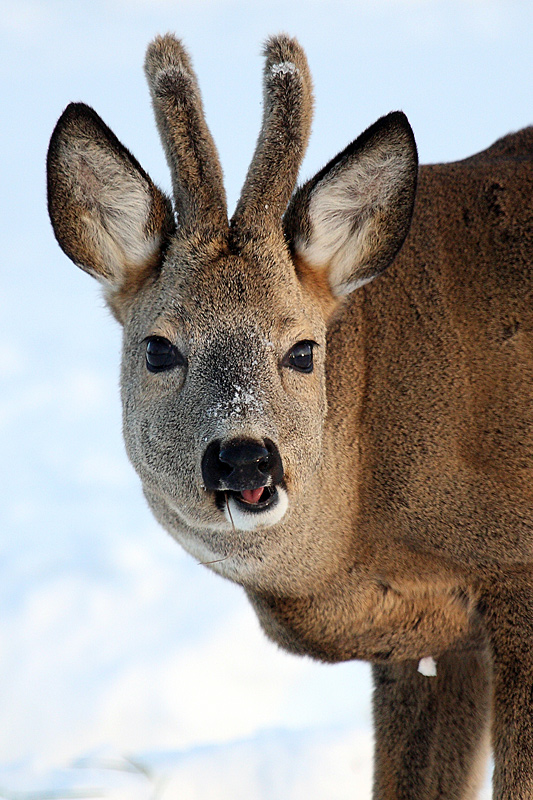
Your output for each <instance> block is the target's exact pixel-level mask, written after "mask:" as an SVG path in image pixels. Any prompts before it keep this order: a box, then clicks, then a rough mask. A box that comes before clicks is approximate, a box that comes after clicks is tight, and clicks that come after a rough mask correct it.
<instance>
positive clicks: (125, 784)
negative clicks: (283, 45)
mask: <svg viewBox="0 0 533 800" xmlns="http://www.w3.org/2000/svg"><path fill="white" fill-rule="evenodd" d="M167 30H171V31H174V32H176V33H177V34H178V35H179V36H182V37H183V38H184V40H185V42H186V43H187V45H188V47H189V49H190V51H191V53H192V55H193V60H194V63H195V66H196V68H197V71H198V73H199V78H200V84H201V86H202V89H203V93H204V101H205V106H206V112H207V117H208V121H209V124H210V126H211V129H212V131H213V134H214V136H215V140H216V141H217V143H218V146H219V150H220V153H221V158H222V163H223V166H224V170H225V174H226V183H227V189H228V196H229V201H230V205H231V206H233V205H234V203H235V202H236V199H237V197H238V191H239V187H240V185H241V183H242V180H243V178H244V175H245V172H246V169H247V166H248V162H249V158H250V156H251V153H252V151H253V148H254V144H255V138H256V135H257V132H258V128H259V120H260V116H261V104H260V97H261V90H260V82H261V69H262V64H261V61H260V58H259V52H260V47H261V42H262V41H263V40H264V38H265V37H266V35H267V34H269V33H273V32H278V31H280V30H285V31H287V32H289V33H291V34H293V35H296V36H298V38H299V39H300V41H301V43H302V44H303V45H304V47H305V48H306V50H307V54H308V57H309V61H310V64H311V69H312V72H313V75H314V80H315V90H316V121H315V125H314V134H313V138H312V143H311V146H310V149H309V154H308V157H307V159H306V162H305V164H304V169H303V175H307V176H308V175H310V174H312V173H313V172H314V171H316V170H317V169H318V168H320V167H321V166H322V165H323V164H324V163H325V162H326V161H327V160H329V158H330V157H332V156H333V155H334V154H335V153H336V152H337V151H339V150H340V149H341V148H343V147H344V146H345V145H346V144H347V143H348V142H349V141H350V140H351V139H353V138H354V137H355V136H356V135H357V134H358V133H359V132H360V131H361V130H363V129H364V128H365V127H366V126H368V125H369V124H370V123H371V122H373V121H374V120H375V119H376V118H377V117H378V116H381V115H382V114H384V113H387V112H388V111H390V110H392V109H396V108H402V109H403V110H405V111H406V112H407V114H408V116H409V118H410V120H411V123H412V125H413V127H414V130H415V134H416V136H417V140H418V144H419V150H420V156H421V160H422V161H426V162H427V161H442V160H454V159H457V158H462V157H464V156H467V155H470V154H471V153H473V152H475V151H476V150H480V149H483V148H484V147H486V146H487V145H489V144H491V142H492V141H493V140H494V139H496V138H497V137H499V136H501V135H503V134H505V133H507V132H508V131H510V130H514V129H518V128H520V127H522V126H524V125H527V124H530V123H531V122H533V91H532V87H533V48H532V47H531V31H532V30H533V4H532V3H531V2H530V0H516V2H512V1H511V0H456V1H455V2H451V1H450V2H445V0H434V1H433V2H432V0H373V2H370V0H324V1H321V0H308V1H307V2H305V0H283V2H278V0H271V1H270V2H268V3H266V2H263V0H255V2H254V0H245V1H243V2H241V1H240V0H204V1H203V2H202V0H190V1H189V0H181V1H180V0H152V1H150V0H108V1H107V2H102V1H101V0H80V2H77V0H0V39H1V42H0V47H1V51H0V52H1V53H2V60H1V62H0V80H1V98H2V100H1V111H0V113H1V126H0V137H1V139H2V147H1V148H0V153H1V156H0V158H1V169H0V174H1V176H2V190H3V191H2V213H1V214H0V225H1V226H2V250H1V252H2V257H1V270H0V304H1V316H0V326H1V335H0V386H1V392H0V437H1V449H2V481H1V486H2V503H1V509H0V514H1V516H2V526H1V531H2V534H1V539H0V548H1V553H2V558H1V561H0V570H1V575H0V644H1V646H0V685H1V687H2V692H1V696H0V715H1V724H0V797H2V798H11V799H12V800H14V799H15V798H16V800H45V799H46V798H49V799H50V798H68V797H71V798H73V797H91V798H92V797H106V798H115V800H119V799H120V800H122V799H123V800H137V798H139V800H149V799H150V798H151V799H152V800H155V798H160V799H162V800H166V799H168V798H178V797H179V798H185V800H195V798H199V799H200V798H201V800H217V799H218V798H221V799H222V798H229V797H231V798H232V800H241V799H242V800H244V798H246V800H254V799H255V798H265V800H297V799H299V798H304V797H305V798H306V799H307V800H319V799H320V798H328V800H332V798H333V800H347V798H352V800H353V799H354V798H368V797H369V793H370V781H371V777H370V776H371V733H370V678H369V672H368V668H367V667H366V666H365V665H362V664H357V663H352V664H344V665H340V666H335V667H328V666H323V665H318V664H313V663H312V662H311V661H309V660H299V659H296V658H293V657H289V656H288V655H285V654H283V653H281V652H279V651H278V650H277V649H276V648H275V647H274V646H273V645H272V644H270V643H268V642H267V641H266V640H265V639H264V638H263V636H262V635H261V633H260V631H259V629H258V625H257V622H256V620H255V618H254V616H253V614H252V612H251V610H250V609H249V607H248V605H247V603H246V601H245V599H244V596H243V594H242V592H241V590H240V589H239V588H238V587H235V586H232V585H230V584H229V583H226V582H224V581H223V580H222V579H220V578H217V577H215V576H214V575H212V574H210V573H209V572H208V571H207V570H206V569H205V568H203V567H200V566H198V565H197V564H196V563H195V562H194V560H193V559H191V558H190V557H188V556H186V555H185V554H184V553H182V552H181V550H180V549H179V547H178V546H177V545H176V544H175V543H173V541H171V539H170V538H169V537H168V536H167V534H165V533H164V532H163V531H162V530H161V529H159V528H158V526H157V525H156V523H155V522H154V521H153V520H152V519H151V517H150V514H149V513H148V511H147V509H146V506H145V504H144V501H143V499H142V495H141V491H140V487H139V485H138V481H137V479H136V477H135V475H134V474H133V472H132V469H131V468H130V466H129V464H128V463H127V461H126V458H125V454H124V448H123V445H122V442H121V435H120V412H119V401H118V358H119V348H120V332H119V329H118V327H117V326H116V324H114V323H113V321H112V320H111V319H110V317H109V314H108V313H107V311H106V310H105V309H104V307H103V303H102V301H101V298H100V296H99V293H98V290H97V286H96V283H95V282H94V281H92V280H91V279H90V278H89V277H87V276H86V275H84V274H83V273H82V272H81V271H79V270H76V268H75V267H74V266H73V265H72V264H71V263H70V262H69V261H68V260H67V259H66V257H65V256H64V255H63V254H62V253H61V251H60V250H59V248H58V247H57V245H56V244H55V241H54V239H53V236H52V232H51V229H50V227H49V224H48V219H47V215H46V209H45V174H44V163H45V153H46V148H47V144H48V138H49V136H50V133H51V131H52V128H53V126H54V124H55V121H56V119H57V117H58V116H59V115H60V113H61V111H62V110H63V108H64V107H65V106H66V104H67V103H68V102H69V101H71V100H83V101H85V102H87V103H89V104H91V105H93V106H94V107H95V108H96V110H97V111H98V112H99V114H100V115H101V116H102V117H103V118H104V120H105V121H106V122H107V123H108V124H109V125H110V127H111V128H112V129H113V130H114V131H115V133H116V134H117V135H118V136H119V138H120V139H122V141H123V142H124V143H125V144H126V145H127V146H128V147H129V148H130V149H131V150H132V151H133V152H134V154H135V155H136V156H137V158H138V159H139V160H140V161H141V163H142V164H143V166H144V167H145V168H146V169H147V170H148V171H149V172H150V174H151V176H152V178H153V179H154V180H155V181H156V182H157V183H159V184H160V185H161V186H162V187H163V188H165V189H167V190H168V189H169V185H170V180H169V177H168V173H167V170H166V166H165V163H164V159H163V155H162V151H161V148H160V145H159V142H158V140H157V136H156V132H155V128H154V124H153V121H152V116H151V110H150V104H149V100H148V92H147V89H146V86H145V83H144V79H143V75H142V69H141V66H142V62H143V57H144V49H145V47H146V44H147V43H148V41H149V40H150V39H151V38H152V37H153V36H154V35H155V34H156V33H163V32H165V31H167Z"/></svg>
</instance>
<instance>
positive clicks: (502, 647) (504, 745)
mask: <svg viewBox="0 0 533 800" xmlns="http://www.w3.org/2000/svg"><path fill="white" fill-rule="evenodd" d="M479 608H480V612H481V614H482V616H483V617H484V620H485V625H486V630H487V633H488V636H489V641H490V644H491V648H492V661H493V667H492V669H493V684H494V690H493V705H494V722H493V726H492V727H493V733H492V739H493V749H494V794H493V797H494V800H526V799H527V800H532V798H533V593H532V591H531V580H530V579H529V580H527V578H525V579H519V578H517V579H516V580H508V581H506V583H505V585H504V586H502V585H498V586H495V587H491V589H490V593H488V594H487V595H486V596H484V597H483V599H482V602H481V603H480V607H479Z"/></svg>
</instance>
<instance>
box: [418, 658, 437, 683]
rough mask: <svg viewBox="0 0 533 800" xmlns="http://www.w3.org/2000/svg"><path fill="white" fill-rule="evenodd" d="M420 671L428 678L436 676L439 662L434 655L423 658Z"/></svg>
mask: <svg viewBox="0 0 533 800" xmlns="http://www.w3.org/2000/svg"><path fill="white" fill-rule="evenodd" d="M418 671H419V672H420V674H421V675H425V676H426V678H435V677H436V675H437V662H436V661H435V659H434V658H433V657H432V656H426V658H421V659H420V661H419V663H418Z"/></svg>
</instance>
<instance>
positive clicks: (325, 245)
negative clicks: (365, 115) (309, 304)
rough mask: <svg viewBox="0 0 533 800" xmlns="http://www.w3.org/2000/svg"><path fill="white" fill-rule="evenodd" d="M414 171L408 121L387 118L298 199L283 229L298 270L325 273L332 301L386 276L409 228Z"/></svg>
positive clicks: (302, 190) (400, 116)
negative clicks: (381, 275)
mask: <svg viewBox="0 0 533 800" xmlns="http://www.w3.org/2000/svg"><path fill="white" fill-rule="evenodd" d="M417 173H418V158H417V152H416V145H415V140H414V137H413V132H412V130H411V127H410V125H409V123H408V121H407V118H406V117H405V115H404V114H402V113H401V112H394V113H392V114H389V115H388V116H386V117H382V119H380V120H378V121H377V122H376V123H375V124H374V125H372V126H371V127H370V128H369V129H368V130H367V131H365V132H364V133H363V134H362V135H361V136H360V137H359V138H358V139H356V140H355V141H354V142H352V144H350V145H348V147H347V148H346V149H345V150H343V152H342V153H340V154H339V155H338V156H337V157H336V158H334V159H333V160H332V161H330V163H329V164H327V165H326V166H325V167H324V169H322V170H321V171H320V172H319V173H318V174H317V175H315V177H314V178H312V179H311V180H310V181H308V182H307V183H306V184H304V185H303V186H302V187H301V188H300V189H298V190H297V192H296V193H295V194H294V196H293V198H292V200H291V203H290V204H289V208H288V209H287V212H286V214H285V218H284V225H285V232H286V235H287V238H288V240H289V242H290V246H291V249H292V252H293V255H294V258H295V262H296V266H297V269H298V265H300V267H301V268H302V273H306V272H308V271H309V270H311V272H319V273H324V274H325V275H327V278H328V281H329V285H330V288H331V291H332V292H333V294H334V295H335V296H342V295H345V294H349V293H350V292H352V291H353V290H354V289H357V288H358V287H359V286H362V285H363V284H365V283H368V281H371V280H372V279H373V278H375V277H376V276H377V275H379V274H380V273H381V272H383V270H384V269H386V268H387V267H388V265H389V264H390V263H391V262H392V260H393V258H394V257H395V255H396V253H397V252H398V250H399V249H400V247H401V245H402V244H403V241H404V239H405V237H406V235H407V232H408V230H409V225H410V222H411V216H412V213H413V205H414V198H415V191H416V180H417Z"/></svg>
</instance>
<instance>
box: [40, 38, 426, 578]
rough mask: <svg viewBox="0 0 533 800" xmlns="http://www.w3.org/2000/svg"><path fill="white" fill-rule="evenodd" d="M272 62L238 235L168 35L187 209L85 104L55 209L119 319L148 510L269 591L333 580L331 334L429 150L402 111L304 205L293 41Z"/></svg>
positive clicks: (134, 449) (154, 78) (306, 104)
mask: <svg viewBox="0 0 533 800" xmlns="http://www.w3.org/2000/svg"><path fill="white" fill-rule="evenodd" d="M266 55H267V59H266V67H265V112H264V120H263V128H262V131H261V134H260V136H259V140H258V143H257V148H256V152H255V155H254V158H253V160H252V164H251V166H250V169H249V172H248V175H247V178H246V181H245V185H244V188H243V191H242V195H241V199H240V201H239V203H238V205H237V209H236V211H235V213H234V215H233V217H232V220H231V222H230V223H229V224H228V220H227V213H226V202H225V194H224V189H223V185H222V173H221V169H220V165H219V162H218V156H217V154H216V150H215V147H214V144H213V141H212V139H211V136H210V133H209V131H208V129H207V126H206V124H205V121H204V117H203V111H202V106H201V101H200V96H199V91H198V87H197V84H196V78H195V76H194V73H193V71H192V67H191V64H190V61H189V58H188V56H187V54H186V53H185V51H184V50H183V47H182V46H181V44H180V43H179V42H178V41H177V40H176V39H174V38H173V37H171V36H166V37H163V38H158V39H156V40H155V42H154V43H153V44H152V45H151V46H150V48H149V50H148V55H147V61H146V72H147V76H148V81H149V84H150V88H151V92H152V99H153V104H154V110H155V114H156V120H157V123H158V127H159V131H160V134H161V138H162V141H163V145H164V147H165V149H166V153H167V159H168V161H169V165H170V167H171V171H172V179H173V188H174V208H173V207H172V205H171V202H170V200H169V199H168V198H167V197H166V196H165V195H163V194H162V192H160V191H159V189H157V187H155V186H154V184H153V183H152V181H151V180H150V178H149V177H148V175H147V174H146V173H145V172H144V170H143V169H142V168H141V167H140V165H139V164H138V163H137V161H136V160H135V159H134V157H133V156H132V155H131V154H130V153H129V152H128V151H127V150H126V148H124V147H123V145H121V144H120V142H119V141H118V140H117V139H116V137H115V136H114V134H113V133H112V132H111V131H110V130H109V128H107V126H106V125H105V124H104V123H103V122H102V120H101V119H100V118H99V117H98V116H97V115H96V113H95V112H94V111H93V110H92V109H90V108H88V107H87V106H84V105H82V104H73V105H70V106H69V107H68V108H67V109H66V111H65V112H64V114H63V116H62V117H61V119H60V120H59V122H58V124H57V126H56V129H55V130H54V133H53V135H52V139H51V142H50V148H49V154H48V199H49V210H50V216H51V219H52V224H53V226H54V231H55V234H56V237H57V239H58V241H59V243H60V245H61V247H62V248H63V249H64V250H65V252H66V253H67V255H68V256H69V257H70V258H71V259H72V260H73V261H74V262H75V263H76V264H78V265H79V266H81V267H82V268H83V269H85V270H87V271H88V272H89V273H91V274H92V275H94V276H95V277H97V278H98V279H99V280H100V281H101V282H102V284H103V286H104V290H105V294H106V299H107V301H108V303H109V305H110V307H111V308H112V310H113V312H114V313H115V316H116V317H117V319H118V320H119V321H120V322H121V323H122V325H123V327H124V349H123V366H122V381H121V385H122V397H123V408H124V434H125V439H126V445H127V449H128V453H129V456H130V459H131V461H132V463H133V465H134V467H135V469H136V470H137V472H138V473H139V475H140V477H141V480H142V483H143V488H144V491H145V494H146V497H147V499H148V502H149V503H150V506H151V507H152V509H153V511H154V513H155V515H156V516H157V518H158V519H159V520H160V521H161V522H162V523H163V524H164V525H165V527H166V528H167V529H168V530H169V531H170V532H171V533H172V534H173V535H174V536H175V537H176V538H177V539H178V540H179V541H180V542H181V543H182V544H183V545H184V547H185V548H186V549H187V550H188V551H189V552H191V553H193V554H194V555H195V556H196V557H198V558H199V559H200V560H201V561H203V562H208V563H210V564H212V565H213V568H214V569H217V570H218V571H220V572H222V573H223V574H225V575H226V576H227V577H231V578H233V579H235V580H238V581H240V582H242V583H245V584H247V585H250V584H251V583H254V581H255V583H257V582H258V581H262V582H263V583H262V585H263V586H265V585H266V586H267V587H268V586H272V585H273V584H272V581H273V580H274V579H273V577H272V576H274V575H275V576H276V578H275V581H277V582H278V583H277V584H276V585H279V581H282V582H283V580H284V579H286V581H285V584H287V583H290V581H294V579H295V574H296V572H297V571H298V570H300V571H301V572H302V573H303V571H305V570H306V569H307V570H308V571H312V570H313V567H312V566H311V567H308V566H306V565H309V564H311V562H312V560H313V558H314V559H315V562H316V561H317V559H318V560H319V561H320V567H321V571H322V573H323V574H324V572H325V570H324V569H323V567H324V564H323V562H324V561H325V560H327V558H328V555H327V554H328V552H329V548H331V547H334V543H331V542H330V541H329V540H328V537H327V535H326V534H324V535H322V536H317V533H316V530H315V531H314V533H313V534H312V535H311V533H310V530H311V528H312V526H310V525H309V524H307V521H308V520H309V519H310V518H311V517H312V516H313V515H314V517H315V518H316V517H317V516H319V515H320V514H319V512H320V505H321V503H322V504H323V503H324V502H327V499H325V498H324V493H325V492H326V485H327V481H328V476H327V474H326V472H327V467H324V459H323V451H324V448H323V443H324V437H325V436H328V435H330V434H329V433H328V417H327V395H328V380H329V381H331V380H335V378H334V376H333V378H332V376H331V374H330V375H329V376H328V378H326V359H327V352H326V333H327V329H328V324H329V321H330V319H331V317H332V314H333V313H334V311H335V309H336V308H338V307H339V305H340V304H341V303H342V302H343V298H344V297H345V296H346V295H347V294H348V293H350V292H351V291H353V290H354V289H356V288H357V287H358V286H360V285H362V284H364V283H366V282H368V281H369V280H372V279H373V278H374V277H375V276H376V275H378V274H379V273H380V272H382V271H383V270H384V269H385V268H386V267H387V266H388V264H389V263H390V262H391V261H392V259H393V258H394V256H395V254H396V252H397V251H398V249H399V247H400V246H401V244H402V242H403V240H404V238H405V235H406V233H407V230H408V227H409V222H410V218H411V213H412V208H413V202H414V192H415V185H416V174H417V158H416V148H415V145H414V140H413V136H412V132H411V129H410V127H409V124H408V123H407V120H406V119H405V117H404V116H403V114H400V113H395V114H390V115H389V116H388V117H384V118H383V119H381V120H379V121H378V122H377V123H376V124H375V125H373V126H372V127H371V128H369V129H368V130H367V131H366V132H365V133H364V134H362V136H361V137H359V139H357V140H356V141H355V142H353V143H352V144H351V145H349V146H348V147H347V148H346V149H345V150H344V151H343V152H342V153H340V154H339V155H338V156H337V157H336V158H335V159H333V160H332V161H331V162H330V163H329V164H328V165H327V166H326V167H325V168H324V169H323V170H321V171H320V172H319V173H318V174H317V175H316V176H315V177H314V178H312V179H311V180H310V181H308V182H307V183H306V184H304V185H303V186H302V187H301V188H300V189H298V190H297V191H296V192H295V193H294V194H293V196H292V198H291V194H292V192H293V189H294V186H295V182H296V177H297V173H298V168H299V164H300V161H301V158H302V156H303V153H304V150H305V145H306V142H307V138H308V134H309V128H310V118H311V83H310V77H309V73H308V68H307V62H306V60H305V56H304V54H303V52H302V50H301V49H300V47H299V45H298V44H297V43H296V42H295V41H294V40H291V39H288V38H287V37H284V36H280V37H277V38H275V39H272V40H270V42H269V43H268V44H267V48H266ZM289 201H290V202H289ZM176 217H177V223H178V224H177V225H176ZM317 554H319V555H317ZM318 571H319V570H315V573H317V572H318ZM260 575H261V576H262V577H258V576H260ZM265 576H266V577H265ZM283 576H285V578H284V577H283Z"/></svg>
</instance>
